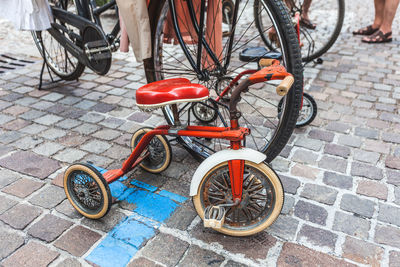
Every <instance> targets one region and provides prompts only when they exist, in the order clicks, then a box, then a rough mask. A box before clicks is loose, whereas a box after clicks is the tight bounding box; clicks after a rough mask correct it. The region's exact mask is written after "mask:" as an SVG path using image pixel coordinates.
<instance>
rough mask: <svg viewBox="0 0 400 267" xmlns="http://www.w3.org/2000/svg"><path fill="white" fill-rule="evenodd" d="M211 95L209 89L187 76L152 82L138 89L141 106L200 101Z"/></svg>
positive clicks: (147, 107) (137, 98)
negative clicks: (191, 80)
mask: <svg viewBox="0 0 400 267" xmlns="http://www.w3.org/2000/svg"><path fill="white" fill-rule="evenodd" d="M208 97H209V92H208V89H207V88H206V87H205V86H203V85H201V84H196V83H191V82H190V81H189V80H188V79H185V78H174V79H167V80H162V81H157V82H152V83H149V84H146V85H144V86H142V87H140V88H139V89H138V90H137V91H136V103H137V105H138V106H139V107H140V108H144V109H149V108H151V109H152V108H158V107H162V106H165V105H171V104H176V103H182V102H199V101H202V100H205V99H207V98H208Z"/></svg>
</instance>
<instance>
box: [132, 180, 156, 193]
mask: <svg viewBox="0 0 400 267" xmlns="http://www.w3.org/2000/svg"><path fill="white" fill-rule="evenodd" d="M131 184H133V185H134V186H136V187H140V188H143V189H146V190H147V191H150V192H155V191H156V190H157V187H155V186H152V185H149V184H146V183H143V182H141V181H138V180H132V182H131Z"/></svg>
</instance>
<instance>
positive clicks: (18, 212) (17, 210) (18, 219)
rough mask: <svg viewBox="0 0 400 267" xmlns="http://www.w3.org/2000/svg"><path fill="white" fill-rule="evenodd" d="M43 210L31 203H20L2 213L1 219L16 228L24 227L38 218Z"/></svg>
mask: <svg viewBox="0 0 400 267" xmlns="http://www.w3.org/2000/svg"><path fill="white" fill-rule="evenodd" d="M41 213H42V212H41V210H40V209H39V208H36V207H34V206H31V205H27V204H18V205H16V206H14V207H12V208H11V209H9V210H7V211H6V212H4V213H3V214H2V215H0V220H1V221H3V222H4V223H6V224H8V225H10V226H11V227H13V228H15V229H19V230H21V229H24V228H25V227H26V226H27V225H28V224H29V223H31V222H32V221H33V220H34V219H36V218H37V217H38V216H39V215H40V214H41Z"/></svg>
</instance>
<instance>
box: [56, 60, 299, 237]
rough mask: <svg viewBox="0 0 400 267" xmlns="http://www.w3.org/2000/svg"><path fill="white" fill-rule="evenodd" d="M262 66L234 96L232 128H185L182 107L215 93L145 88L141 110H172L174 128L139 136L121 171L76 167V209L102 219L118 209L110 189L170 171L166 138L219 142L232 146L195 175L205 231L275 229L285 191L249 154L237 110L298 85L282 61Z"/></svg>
mask: <svg viewBox="0 0 400 267" xmlns="http://www.w3.org/2000/svg"><path fill="white" fill-rule="evenodd" d="M260 65H261V66H264V68H262V69H261V70H250V71H246V74H250V76H249V77H248V78H246V79H243V80H242V81H241V82H240V83H238V84H237V86H235V88H234V89H233V91H231V92H230V101H229V114H230V127H210V126H192V125H182V124H181V123H180V122H179V114H178V112H177V104H178V103H183V102H199V101H204V100H206V99H208V98H209V90H208V89H207V88H206V87H205V86H203V85H200V84H194V83H191V82H190V81H189V80H188V79H185V78H175V79H169V80H162V81H157V82H153V83H150V84H147V85H145V86H143V87H141V88H139V89H138V90H137V91H136V102H137V105H138V106H139V107H140V108H142V109H145V110H151V109H155V108H160V107H163V106H165V105H172V109H173V110H175V112H174V116H175V119H174V121H175V122H176V123H175V125H172V126H170V125H163V126H158V127H157V128H155V129H150V128H143V129H140V130H138V131H137V132H135V133H134V134H133V136H132V139H131V147H132V153H131V155H130V156H129V158H128V159H127V160H126V161H125V162H124V163H123V164H122V167H121V168H120V169H114V170H109V171H107V172H105V173H104V174H101V173H100V172H99V171H98V170H97V169H96V168H95V167H93V166H92V165H90V164H85V163H78V164H74V165H72V166H70V167H69V168H68V169H67V170H66V172H65V175H64V189H65V193H66V195H67V197H68V199H69V201H70V202H71V204H72V205H73V206H74V208H75V209H76V210H77V211H78V212H80V213H81V214H82V215H84V216H86V217H88V218H91V219H98V218H101V217H103V216H104V215H106V214H107V212H108V211H109V209H110V207H111V202H112V198H111V194H110V189H109V186H108V184H110V183H112V182H113V181H115V180H117V179H119V178H120V177H122V176H123V175H124V174H126V173H127V172H129V171H131V170H132V169H134V168H135V167H136V166H140V167H142V168H143V169H145V170H147V171H149V172H152V173H159V172H162V171H163V170H165V169H166V168H167V167H168V166H169V164H170V162H171V147H170V145H169V142H168V139H167V138H165V136H166V135H169V136H190V137H203V138H219V139H223V140H227V141H229V143H230V147H229V148H228V149H224V150H221V151H218V152H216V153H214V154H212V155H211V156H210V157H208V158H207V159H205V160H204V161H203V162H202V163H201V164H200V166H199V167H198V168H197V170H196V171H195V173H194V175H193V178H192V181H191V185H190V196H192V198H193V204H194V206H195V209H196V211H197V213H198V215H199V216H200V217H201V218H202V219H203V221H204V226H205V227H211V228H213V229H215V230H217V231H219V232H221V233H224V234H227V235H232V236H248V235H252V234H255V233H258V232H260V231H262V230H264V229H265V228H267V227H268V226H269V225H271V224H272V223H273V222H274V221H275V220H276V218H277V217H278V216H279V214H280V212H281V209H282V205H283V199H284V192H283V188H282V184H281V181H280V179H279V177H278V175H277V174H276V173H275V171H274V170H272V169H271V167H269V166H268V165H267V164H266V163H265V162H264V160H265V158H266V156H265V155H264V154H263V153H261V152H258V151H256V150H253V149H250V148H246V147H244V146H245V138H246V136H247V135H249V134H250V130H249V129H247V128H243V127H240V126H239V123H238V120H239V118H240V116H241V113H240V112H239V111H238V110H237V107H236V106H237V103H238V102H239V101H240V95H241V93H243V92H245V91H247V90H249V86H250V85H252V84H255V83H260V82H265V81H270V80H282V81H281V83H280V84H279V86H277V87H276V88H277V93H278V94H279V95H281V96H282V95H285V94H287V92H288V91H289V89H290V87H291V86H292V84H293V81H294V79H293V76H292V75H291V74H290V73H287V71H286V69H285V68H284V67H283V66H281V65H280V62H279V61H278V60H275V59H273V60H271V59H264V60H263V61H262V62H260ZM188 121H190V120H188Z"/></svg>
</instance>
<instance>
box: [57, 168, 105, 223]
mask: <svg viewBox="0 0 400 267" xmlns="http://www.w3.org/2000/svg"><path fill="white" fill-rule="evenodd" d="M64 191H65V194H66V195H67V198H68V200H69V202H70V203H71V204H72V206H73V207H74V208H75V209H76V210H77V211H78V212H79V213H80V214H82V215H83V216H85V217H87V218H90V219H99V218H101V217H103V216H104V215H106V214H107V212H108V211H109V210H110V207H111V193H110V188H109V186H108V184H107V182H106V180H105V179H104V178H103V176H102V175H101V173H100V172H99V171H98V170H96V169H95V168H94V167H93V166H91V165H89V164H81V163H78V164H74V165H72V166H70V167H69V168H68V169H67V170H66V171H65V173H64Z"/></svg>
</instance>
